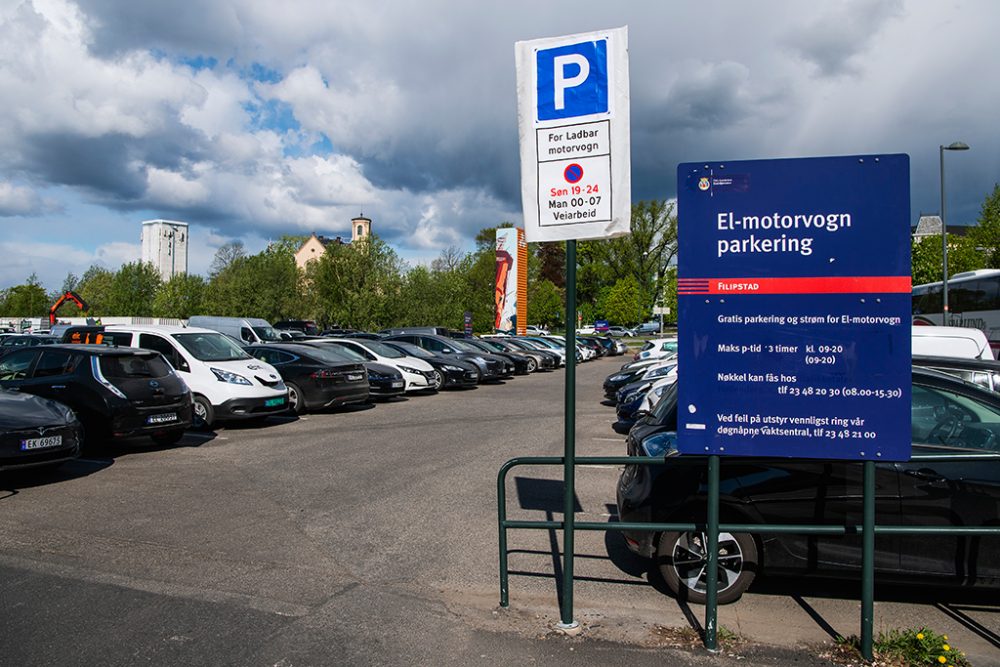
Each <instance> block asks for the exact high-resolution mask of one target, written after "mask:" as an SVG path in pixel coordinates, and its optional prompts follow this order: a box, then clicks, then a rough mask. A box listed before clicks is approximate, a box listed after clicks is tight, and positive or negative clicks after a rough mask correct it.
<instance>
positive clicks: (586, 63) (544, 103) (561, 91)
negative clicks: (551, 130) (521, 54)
mask: <svg viewBox="0 0 1000 667" xmlns="http://www.w3.org/2000/svg"><path fill="white" fill-rule="evenodd" d="M536 67H537V68H538V69H537V72H536V74H537V77H536V81H537V82H538V90H537V93H538V120H556V119H560V118H575V117H577V116H589V115H591V114H595V113H607V112H608V40H606V39H599V40H594V41H592V42H580V43H579V44H568V45H566V46H559V47H556V48H553V49H542V50H540V51H539V52H538V54H537V57H536Z"/></svg>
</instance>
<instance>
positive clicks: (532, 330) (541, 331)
mask: <svg viewBox="0 0 1000 667" xmlns="http://www.w3.org/2000/svg"><path fill="white" fill-rule="evenodd" d="M524 331H525V333H526V334H527V335H529V336H548V335H549V333H550V331H549V330H548V329H546V328H545V327H540V326H536V325H534V324H529V325H528V326H526V327H524Z"/></svg>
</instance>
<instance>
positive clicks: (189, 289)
mask: <svg viewBox="0 0 1000 667" xmlns="http://www.w3.org/2000/svg"><path fill="white" fill-rule="evenodd" d="M205 289H206V283H205V279H204V278H202V277H201V276H196V275H192V274H188V273H179V274H177V275H176V276H174V277H173V278H171V279H170V280H168V281H167V282H165V283H163V285H162V286H161V287H160V290H159V291H158V292H157V293H156V297H155V298H154V299H153V316H154V317H173V318H177V319H182V320H186V319H187V318H189V317H191V316H192V315H198V314H200V313H202V312H203V305H202V302H203V300H204V298H205Z"/></svg>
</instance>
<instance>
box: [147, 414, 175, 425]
mask: <svg viewBox="0 0 1000 667" xmlns="http://www.w3.org/2000/svg"><path fill="white" fill-rule="evenodd" d="M174 421H177V413H176V412H166V413H164V414H162V415H150V416H148V417H146V423H147V424H166V423H167V422H174Z"/></svg>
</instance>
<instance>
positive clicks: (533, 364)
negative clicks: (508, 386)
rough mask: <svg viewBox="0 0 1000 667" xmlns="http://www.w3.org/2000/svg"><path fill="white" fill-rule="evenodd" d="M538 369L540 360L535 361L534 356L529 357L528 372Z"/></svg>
mask: <svg viewBox="0 0 1000 667" xmlns="http://www.w3.org/2000/svg"><path fill="white" fill-rule="evenodd" d="M537 370H538V362H537V361H535V358H534V357H528V372H529V373H534V372H535V371H537Z"/></svg>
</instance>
